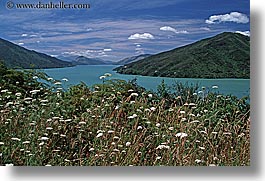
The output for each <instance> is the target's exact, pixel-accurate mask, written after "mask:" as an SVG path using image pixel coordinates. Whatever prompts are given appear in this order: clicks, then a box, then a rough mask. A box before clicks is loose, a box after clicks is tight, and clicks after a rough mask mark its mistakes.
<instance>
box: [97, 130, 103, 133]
mask: <svg viewBox="0 0 265 181" xmlns="http://www.w3.org/2000/svg"><path fill="white" fill-rule="evenodd" d="M104 132H105V131H103V130H97V133H104Z"/></svg>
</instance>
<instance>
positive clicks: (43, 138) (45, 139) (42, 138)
mask: <svg viewBox="0 0 265 181" xmlns="http://www.w3.org/2000/svg"><path fill="white" fill-rule="evenodd" d="M48 139H49V138H48V137H41V138H40V139H39V140H41V141H47V140H48Z"/></svg>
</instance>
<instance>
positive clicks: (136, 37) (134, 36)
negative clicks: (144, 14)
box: [128, 33, 155, 40]
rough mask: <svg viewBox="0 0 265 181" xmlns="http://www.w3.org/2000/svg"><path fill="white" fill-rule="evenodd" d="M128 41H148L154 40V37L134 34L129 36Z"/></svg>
mask: <svg viewBox="0 0 265 181" xmlns="http://www.w3.org/2000/svg"><path fill="white" fill-rule="evenodd" d="M128 39H129V40H137V39H144V40H148V39H155V37H154V36H153V35H152V34H150V33H143V34H139V33H136V34H133V35H131V36H130V37H129V38H128Z"/></svg>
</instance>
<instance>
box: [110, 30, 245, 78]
mask: <svg viewBox="0 0 265 181" xmlns="http://www.w3.org/2000/svg"><path fill="white" fill-rule="evenodd" d="M114 70H116V71H117V72H118V73H122V74H135V75H145V76H160V77H178V78H250V38H249V37H247V36H244V35H241V34H238V33H228V32H225V33H221V34H218V35H216V36H214V37H212V38H207V39H203V40H200V41H198V42H195V43H192V44H190V45H187V46H183V47H180V48H176V49H174V50H171V51H167V52H163V53H159V54H157V55H153V56H150V57H147V58H145V59H142V60H140V61H137V62H133V63H130V64H127V65H124V66H121V67H118V68H116V69H114Z"/></svg>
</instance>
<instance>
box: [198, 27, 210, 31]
mask: <svg viewBox="0 0 265 181" xmlns="http://www.w3.org/2000/svg"><path fill="white" fill-rule="evenodd" d="M200 29H201V30H205V31H211V29H210V28H208V27H201V28H200Z"/></svg>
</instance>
